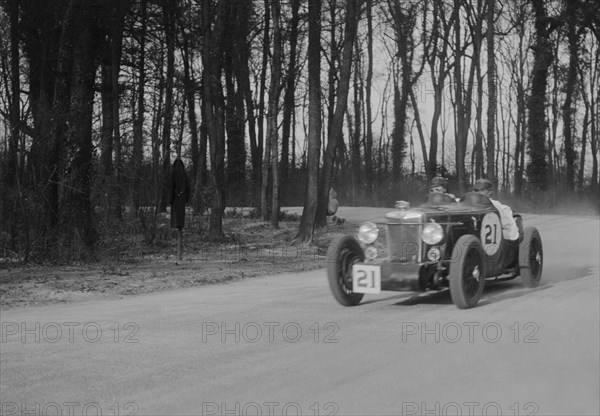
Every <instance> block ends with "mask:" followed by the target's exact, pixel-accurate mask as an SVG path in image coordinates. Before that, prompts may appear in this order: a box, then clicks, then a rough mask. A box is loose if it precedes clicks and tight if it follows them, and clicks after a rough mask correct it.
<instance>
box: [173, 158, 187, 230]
mask: <svg viewBox="0 0 600 416" xmlns="http://www.w3.org/2000/svg"><path fill="white" fill-rule="evenodd" d="M189 199H190V183H189V181H188V177H187V175H186V173H185V167H184V166H183V162H182V161H181V159H179V158H177V159H175V162H173V168H172V169H171V190H170V203H171V228H183V225H184V223H185V204H186V203H187V202H188V200H189Z"/></svg>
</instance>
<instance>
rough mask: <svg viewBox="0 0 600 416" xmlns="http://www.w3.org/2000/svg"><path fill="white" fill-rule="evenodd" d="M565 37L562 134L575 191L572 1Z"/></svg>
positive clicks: (574, 19)
mask: <svg viewBox="0 0 600 416" xmlns="http://www.w3.org/2000/svg"><path fill="white" fill-rule="evenodd" d="M566 7H567V8H566V16H567V38H568V41H569V69H568V74H567V84H566V93H565V102H564V104H563V136H564V140H565V161H566V162H567V178H566V179H567V189H568V190H569V191H575V158H576V157H577V155H576V152H575V149H574V143H573V123H572V118H573V113H574V109H573V93H574V92H575V87H576V84H577V66H578V57H577V53H578V49H579V47H578V44H579V35H578V34H577V4H576V3H575V2H573V1H569V2H567V6H566Z"/></svg>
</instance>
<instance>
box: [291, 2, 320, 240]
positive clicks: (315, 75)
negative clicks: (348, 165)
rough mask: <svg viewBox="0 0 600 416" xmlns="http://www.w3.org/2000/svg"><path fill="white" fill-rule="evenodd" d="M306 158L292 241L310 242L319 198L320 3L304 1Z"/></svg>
mask: <svg viewBox="0 0 600 416" xmlns="http://www.w3.org/2000/svg"><path fill="white" fill-rule="evenodd" d="M308 117H309V120H308V123H309V126H308V157H307V167H308V169H307V171H308V172H307V177H306V188H305V197H304V209H303V210H302V218H301V220H300V226H299V228H298V234H296V237H295V241H296V242H298V243H304V242H307V241H311V240H312V237H313V232H314V228H315V217H316V213H317V204H318V197H319V178H318V175H319V158H320V153H321V0H309V1H308Z"/></svg>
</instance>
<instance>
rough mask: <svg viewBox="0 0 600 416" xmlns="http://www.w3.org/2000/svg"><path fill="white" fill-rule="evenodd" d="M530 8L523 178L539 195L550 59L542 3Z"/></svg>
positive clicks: (536, 1) (544, 177) (535, 2)
mask: <svg viewBox="0 0 600 416" xmlns="http://www.w3.org/2000/svg"><path fill="white" fill-rule="evenodd" d="M532 4H533V9H534V13H535V33H536V43H535V45H534V46H533V56H534V62H533V73H532V75H531V94H530V96H529V100H528V103H527V108H528V110H529V120H528V137H527V150H528V153H529V158H530V162H529V164H528V165H527V178H528V181H529V184H530V186H531V188H532V189H535V190H542V191H543V190H546V188H547V186H548V182H547V181H548V177H547V174H548V161H547V159H546V149H547V146H546V130H547V128H548V123H547V121H546V112H545V103H546V86H547V84H548V68H549V67H550V64H551V63H552V60H553V58H554V57H553V56H552V45H551V43H550V39H549V35H550V33H549V31H548V27H547V26H548V17H547V15H546V8H545V5H544V1H543V0H532Z"/></svg>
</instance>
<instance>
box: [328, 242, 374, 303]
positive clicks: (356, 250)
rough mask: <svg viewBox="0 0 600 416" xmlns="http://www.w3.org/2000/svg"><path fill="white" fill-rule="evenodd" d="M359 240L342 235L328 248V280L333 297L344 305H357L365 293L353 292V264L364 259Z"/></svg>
mask: <svg viewBox="0 0 600 416" xmlns="http://www.w3.org/2000/svg"><path fill="white" fill-rule="evenodd" d="M364 259H365V255H364V253H363V250H362V248H361V247H360V244H358V241H356V239H354V238H353V237H350V236H342V237H339V238H337V239H335V240H333V241H332V242H331V244H330V245H329V248H328V249H327V280H328V281H329V287H330V288H331V293H332V294H333V297H334V298H335V299H336V300H337V301H338V302H339V303H340V304H342V305H344V306H356V305H358V304H359V303H360V301H361V300H362V298H363V296H364V293H354V292H352V265H353V264H354V263H356V262H359V261H364Z"/></svg>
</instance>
